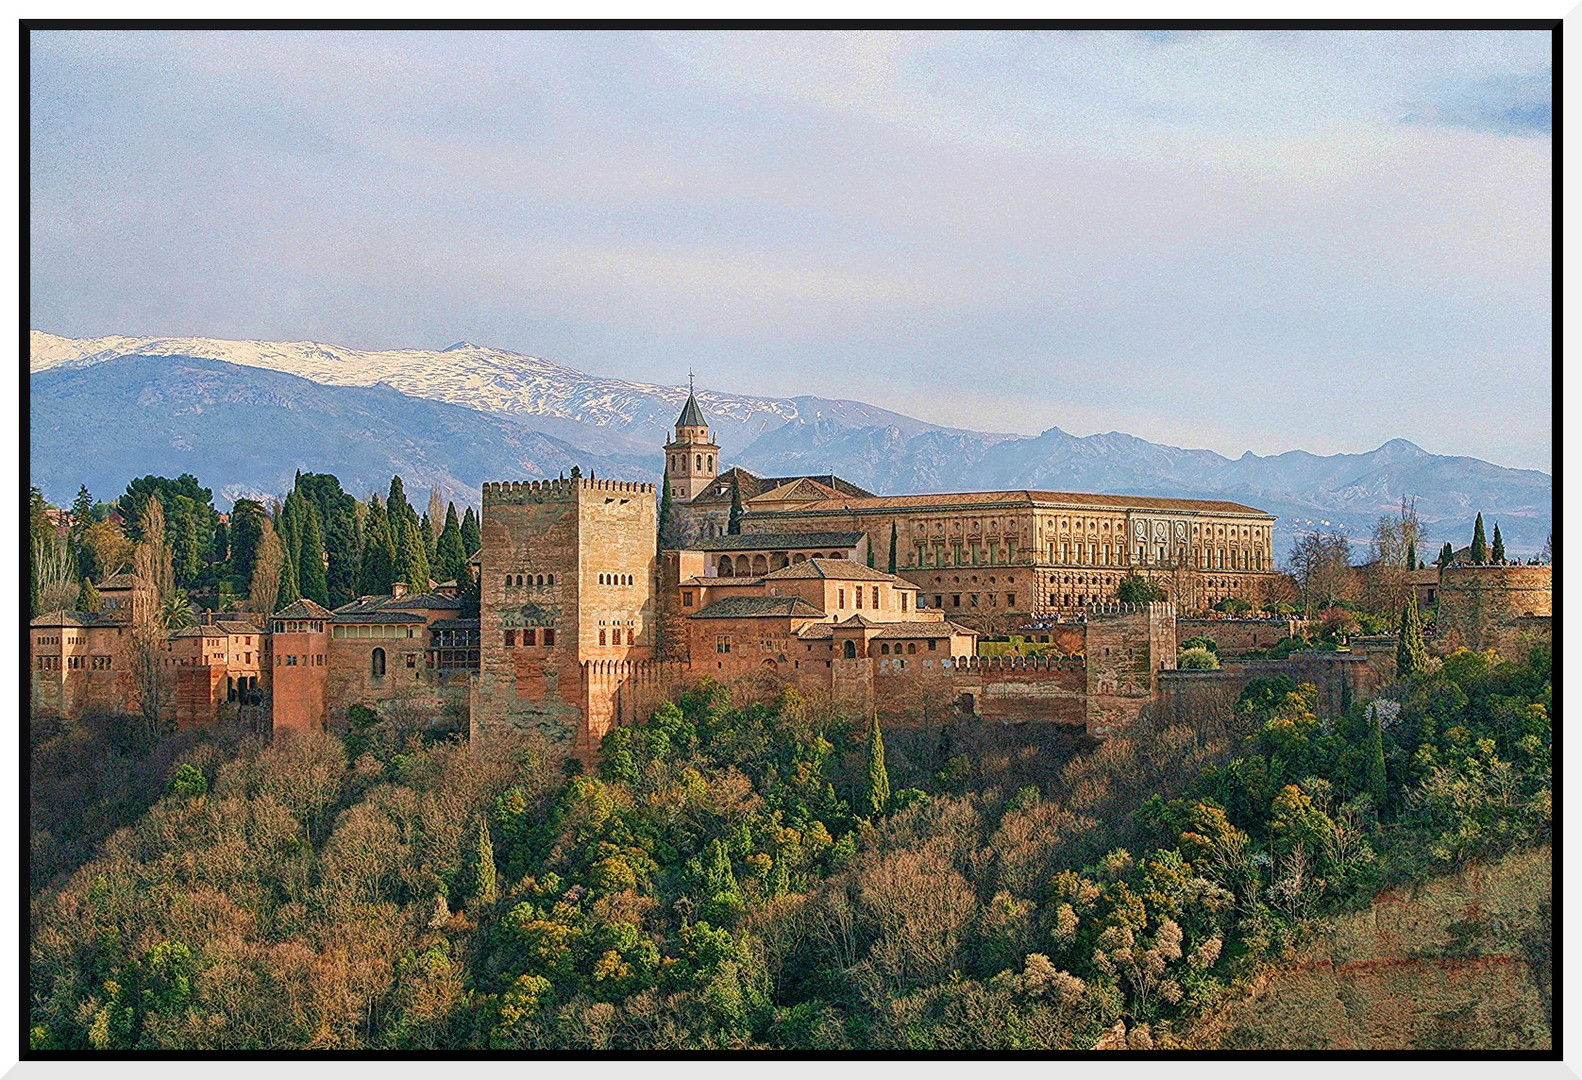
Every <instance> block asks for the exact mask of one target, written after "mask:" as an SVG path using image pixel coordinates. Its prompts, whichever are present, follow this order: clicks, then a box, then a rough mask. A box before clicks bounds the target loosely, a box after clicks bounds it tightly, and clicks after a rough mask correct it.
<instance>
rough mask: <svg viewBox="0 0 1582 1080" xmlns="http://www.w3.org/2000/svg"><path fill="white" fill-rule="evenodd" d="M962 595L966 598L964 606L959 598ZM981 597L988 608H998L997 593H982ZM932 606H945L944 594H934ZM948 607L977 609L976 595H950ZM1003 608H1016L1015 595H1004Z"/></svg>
mask: <svg viewBox="0 0 1582 1080" xmlns="http://www.w3.org/2000/svg"><path fill="white" fill-rule="evenodd" d="M963 595H965V596H966V598H967V603H966V604H965V605H963V604H962V602H961V598H962V596H963ZM983 595H984V596H986V597H987V598H988V601H989V606H990V607H999V606H1000V594H999V593H992V592H991V593H984V594H983ZM934 606H935V607H937V608H942V607H944V606H945V594H944V593H935V594H934ZM950 606H951V607H953V608H959V607H963V606H965V607H977V606H978V594H977V593H965V594H963V593H951V594H950ZM1005 606H1006V607H1008V608H1014V607H1015V606H1016V594H1015V593H1013V592H1008V593H1006V594H1005Z"/></svg>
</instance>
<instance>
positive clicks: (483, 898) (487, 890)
mask: <svg viewBox="0 0 1582 1080" xmlns="http://www.w3.org/2000/svg"><path fill="white" fill-rule="evenodd" d="M473 867H474V879H475V885H476V888H475V891H474V892H473V903H474V904H476V905H478V906H480V907H481V906H483V905H485V904H492V903H494V902H495V900H496V899H497V898H498V896H499V892H498V885H497V883H496V880H495V869H494V840H493V839H492V838H491V837H490V836H489V818H488V816H487V815H484V816H481V817H479V818H478V846H477V849H476V851H475V852H474V856H473Z"/></svg>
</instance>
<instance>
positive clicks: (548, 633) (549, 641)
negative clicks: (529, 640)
mask: <svg viewBox="0 0 1582 1080" xmlns="http://www.w3.org/2000/svg"><path fill="white" fill-rule="evenodd" d="M553 644H555V631H553V630H545V631H544V647H545V648H548V647H549V646H551V645H553Z"/></svg>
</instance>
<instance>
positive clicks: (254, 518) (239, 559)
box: [231, 499, 264, 581]
mask: <svg viewBox="0 0 1582 1080" xmlns="http://www.w3.org/2000/svg"><path fill="white" fill-rule="evenodd" d="M263 539H264V504H263V503H261V502H258V501H257V500H254V499H237V500H236V502H235V503H234V504H232V506H231V572H232V573H233V574H235V575H236V576H237V577H240V578H242V579H243V580H244V581H251V580H252V579H253V560H255V559H256V558H258V545H259V544H260V543H261V542H262V541H263Z"/></svg>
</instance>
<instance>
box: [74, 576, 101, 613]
mask: <svg viewBox="0 0 1582 1080" xmlns="http://www.w3.org/2000/svg"><path fill="white" fill-rule="evenodd" d="M77 610H78V611H98V610H99V590H98V589H95V588H94V587H93V582H91V581H89V580H88V579H87V578H83V579H82V588H80V589H78V590H77Z"/></svg>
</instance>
